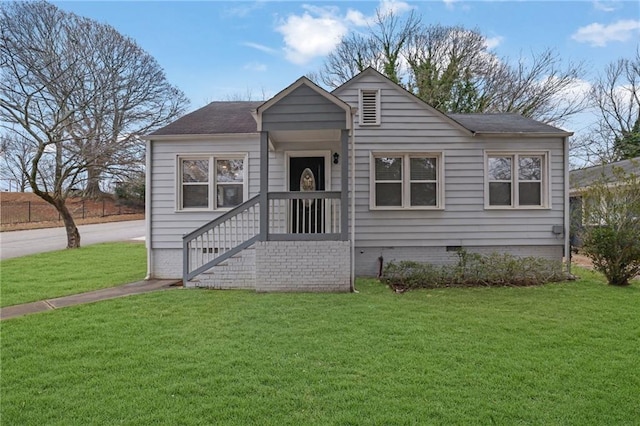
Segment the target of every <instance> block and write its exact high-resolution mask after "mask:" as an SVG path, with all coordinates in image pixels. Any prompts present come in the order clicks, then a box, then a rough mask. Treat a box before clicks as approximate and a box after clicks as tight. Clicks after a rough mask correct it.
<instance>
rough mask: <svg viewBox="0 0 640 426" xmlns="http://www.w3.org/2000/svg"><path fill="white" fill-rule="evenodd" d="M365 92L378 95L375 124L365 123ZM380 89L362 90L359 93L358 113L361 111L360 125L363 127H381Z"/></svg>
mask: <svg viewBox="0 0 640 426" xmlns="http://www.w3.org/2000/svg"><path fill="white" fill-rule="evenodd" d="M364 92H375V94H376V111H375V112H376V115H375V122H374V123H365V122H364V118H363V116H364V107H363V105H362V104H363V102H362V97H363V93H364ZM380 93H381V92H380V89H360V91H359V92H358V107H359V108H358V111H359V119H358V124H359V125H360V126H361V127H370V126H379V125H380Z"/></svg>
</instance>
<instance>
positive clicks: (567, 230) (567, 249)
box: [563, 136, 571, 274]
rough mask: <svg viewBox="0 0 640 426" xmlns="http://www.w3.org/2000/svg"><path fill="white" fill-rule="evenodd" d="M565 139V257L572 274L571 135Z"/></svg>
mask: <svg viewBox="0 0 640 426" xmlns="http://www.w3.org/2000/svg"><path fill="white" fill-rule="evenodd" d="M563 140H564V147H563V148H564V257H565V262H566V264H567V273H568V274H571V242H570V238H569V237H570V233H571V215H570V212H569V210H570V206H569V190H570V188H569V136H565V137H564V138H563Z"/></svg>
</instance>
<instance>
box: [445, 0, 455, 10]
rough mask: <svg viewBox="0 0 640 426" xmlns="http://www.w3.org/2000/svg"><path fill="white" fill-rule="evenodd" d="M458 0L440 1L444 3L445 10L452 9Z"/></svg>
mask: <svg viewBox="0 0 640 426" xmlns="http://www.w3.org/2000/svg"><path fill="white" fill-rule="evenodd" d="M457 1H458V0H442V2H443V3H444V5H445V7H446V8H447V9H453V8H454V3H455V2H457Z"/></svg>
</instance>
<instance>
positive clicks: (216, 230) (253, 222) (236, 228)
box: [182, 195, 261, 284]
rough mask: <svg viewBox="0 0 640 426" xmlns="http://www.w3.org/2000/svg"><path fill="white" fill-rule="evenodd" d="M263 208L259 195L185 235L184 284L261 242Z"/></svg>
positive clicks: (183, 239) (183, 240) (183, 255)
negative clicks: (261, 212)
mask: <svg viewBox="0 0 640 426" xmlns="http://www.w3.org/2000/svg"><path fill="white" fill-rule="evenodd" d="M260 208H261V206H260V196H259V195H256V196H255V197H253V198H251V199H249V200H247V201H245V202H244V203H242V204H240V205H239V206H237V207H235V208H233V209H232V210H229V211H228V212H226V213H225V214H223V215H222V216H220V217H218V218H216V219H214V220H212V221H211V222H209V223H207V224H205V225H203V226H201V227H200V228H198V229H196V230H195V231H192V232H190V233H188V234H186V235H185V236H183V237H182V279H183V281H184V283H185V284H186V282H187V281H189V280H191V279H192V278H194V277H195V276H197V275H199V274H201V273H202V272H204V271H206V270H208V269H211V268H213V267H214V266H216V265H218V264H219V263H221V262H223V261H225V260H226V259H228V258H230V257H231V256H234V255H235V254H237V253H239V252H241V251H242V250H244V249H246V248H247V247H249V246H251V245H252V244H253V243H255V242H256V241H258V239H259V238H260Z"/></svg>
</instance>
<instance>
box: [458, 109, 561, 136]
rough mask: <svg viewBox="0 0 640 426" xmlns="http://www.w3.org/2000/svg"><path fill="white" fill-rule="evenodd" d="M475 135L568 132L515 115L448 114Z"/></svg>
mask: <svg viewBox="0 0 640 426" xmlns="http://www.w3.org/2000/svg"><path fill="white" fill-rule="evenodd" d="M448 116H449V117H451V118H452V119H454V120H455V121H457V122H458V123H460V124H461V125H462V126H463V127H465V128H466V129H467V130H470V131H471V132H473V133H530V134H536V133H545V134H554V133H557V134H558V135H561V134H568V132H567V131H565V130H562V129H559V128H557V127H553V126H550V125H548V124H545V123H542V122H540V121H536V120H533V119H531V118H527V117H523V116H522V115H519V114H513V113H491V114H448Z"/></svg>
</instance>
